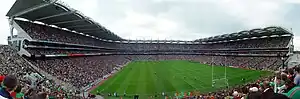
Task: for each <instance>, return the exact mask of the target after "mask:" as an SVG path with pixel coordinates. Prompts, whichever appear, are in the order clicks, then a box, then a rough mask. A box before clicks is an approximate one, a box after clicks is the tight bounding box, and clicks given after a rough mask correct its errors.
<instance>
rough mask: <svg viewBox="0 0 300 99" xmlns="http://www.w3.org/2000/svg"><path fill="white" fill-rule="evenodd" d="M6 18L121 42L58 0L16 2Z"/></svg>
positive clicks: (117, 37) (17, 0) (24, 0)
mask: <svg viewBox="0 0 300 99" xmlns="http://www.w3.org/2000/svg"><path fill="white" fill-rule="evenodd" d="M6 16H8V17H10V18H25V19H28V20H30V21H39V22H43V23H45V24H48V25H55V26H58V27H60V28H67V29H69V30H71V31H76V32H79V33H84V34H88V35H91V36H94V37H98V38H100V39H106V40H123V39H122V38H121V37H119V36H117V35H115V34H114V33H112V32H111V31H109V30H108V29H106V28H104V27H103V26H101V25H100V24H99V23H97V22H95V21H93V20H92V19H91V18H89V17H87V16H84V15H83V14H82V13H81V12H79V11H77V10H75V9H72V8H70V7H69V6H67V5H66V4H64V3H63V2H61V1H58V0H16V2H15V3H14V5H13V6H12V7H11V9H10V10H9V12H8V13H7V14H6Z"/></svg>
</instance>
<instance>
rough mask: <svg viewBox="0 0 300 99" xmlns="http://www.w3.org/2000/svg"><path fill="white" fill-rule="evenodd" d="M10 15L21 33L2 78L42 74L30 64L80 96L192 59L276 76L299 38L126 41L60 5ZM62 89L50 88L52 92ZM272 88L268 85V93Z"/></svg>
mask: <svg viewBox="0 0 300 99" xmlns="http://www.w3.org/2000/svg"><path fill="white" fill-rule="evenodd" d="M22 4H23V5H22ZM24 4H25V5H24ZM24 8H31V9H34V10H32V11H27V12H26V11H24V10H22V9H24ZM35 13H39V14H35ZM7 16H8V17H9V18H10V26H11V27H12V28H15V29H17V30H18V31H21V32H18V35H17V36H14V35H11V36H10V37H9V42H8V43H9V45H10V46H11V48H13V49H15V50H16V51H13V50H11V49H10V48H9V47H8V46H2V47H1V49H0V51H1V55H2V56H3V57H0V58H1V61H3V62H2V64H1V66H3V68H1V69H2V71H4V72H2V73H1V75H6V74H14V75H17V77H18V79H22V77H23V76H24V75H26V74H28V73H27V71H30V72H37V73H38V71H33V69H32V68H30V64H27V60H28V61H30V63H32V64H33V65H34V66H36V67H38V68H39V69H41V70H43V71H45V72H47V73H49V74H50V75H52V76H54V77H57V78H58V79H59V80H62V81H64V82H67V83H70V84H72V85H74V86H75V87H77V88H78V89H80V90H77V91H87V90H89V89H90V88H91V87H92V86H93V84H95V82H97V81H99V79H100V80H103V79H106V77H107V75H110V74H112V73H113V72H114V71H117V70H118V68H121V67H122V66H123V65H125V64H127V63H128V62H130V61H136V60H190V61H196V62H200V63H204V64H212V65H224V66H234V67H239V68H249V69H257V70H262V69H263V70H272V71H275V70H277V69H278V68H279V67H282V66H284V62H285V60H286V59H287V58H288V56H289V54H290V53H291V52H290V49H291V47H290V46H291V41H292V39H293V34H292V33H290V32H288V31H286V30H285V29H283V28H281V27H266V28H262V29H252V30H248V31H241V32H238V33H231V34H224V35H219V36H214V37H209V38H202V39H198V40H194V41H174V40H173V41H171V40H125V39H122V38H121V37H118V36H117V35H115V34H114V33H112V32H111V31H109V30H107V29H105V28H104V27H103V26H101V25H99V24H98V23H97V22H95V21H93V20H92V19H90V18H88V17H86V16H84V15H82V14H81V13H79V12H78V11H77V10H74V9H72V8H69V7H68V6H65V5H64V4H62V3H60V2H56V1H55V0H48V1H47V0H32V1H28V0H17V1H16V3H15V4H14V5H13V7H12V8H11V9H10V11H9V12H8V13H7ZM18 18H23V19H18ZM24 19H25V20H24ZM36 21H39V22H40V23H38V22H36ZM41 23H43V24H41ZM53 25H55V26H53ZM65 28H67V29H65ZM74 31H75V32H74ZM11 32H12V31H11ZM17 53H18V54H19V55H20V56H22V57H20V56H17ZM24 59H26V61H25V60H24ZM24 71H26V72H24ZM272 77H274V76H272ZM43 79H47V78H46V77H43ZM284 80H285V79H284ZM46 81H48V80H46ZM261 81H273V79H261ZM266 83H269V82H266ZM41 85H42V86H43V85H44V83H43V84H41ZM59 85H60V84H57V85H48V86H44V87H45V88H46V89H47V88H48V89H49V90H51V89H55V88H57V86H59ZM95 85H96V84H95ZM53 86H56V87H53ZM254 86H259V84H258V83H254V84H246V85H245V86H238V87H236V88H232V90H222V91H219V92H215V93H210V94H202V95H198V96H193V97H211V96H214V97H223V98H224V97H226V96H233V97H243V96H244V95H242V93H243V94H245V93H249V91H248V89H249V88H252V87H253V88H254ZM269 87H270V86H264V87H263V89H267V88H269ZM46 89H41V90H46ZM48 89H47V90H48ZM242 89H243V90H242ZM66 90H68V89H66ZM40 92H43V91H40ZM253 92H257V91H253ZM65 93H68V95H67V96H76V95H75V94H74V91H71V92H65ZM65 93H60V94H59V95H56V94H57V92H52V90H51V92H50V95H52V94H55V95H54V96H59V97H60V96H63V94H65ZM69 93H71V94H69ZM262 93H263V92H262ZM233 94H234V95H233ZM249 95H251V93H250V94H249ZM249 97H250V96H249ZM72 99H74V98H72ZM217 99H218V98H217ZM235 99H239V98H235Z"/></svg>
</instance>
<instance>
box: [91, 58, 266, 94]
mask: <svg viewBox="0 0 300 99" xmlns="http://www.w3.org/2000/svg"><path fill="white" fill-rule="evenodd" d="M224 68H226V69H227V70H226V76H227V77H226V78H227V79H226V80H228V84H229V86H230V87H232V86H236V85H241V84H244V83H247V82H252V81H255V80H257V79H259V77H263V76H267V75H270V74H271V72H268V71H260V70H248V69H241V68H231V67H224V66H214V67H213V72H214V74H213V75H214V77H213V78H214V79H217V78H218V77H219V78H220V79H223V78H224V72H225V71H224ZM242 79H244V80H242ZM224 80H225V79H224ZM214 83H215V84H214V85H215V86H214V87H212V66H211V65H206V64H201V63H198V62H192V61H183V60H169V61H134V62H131V63H129V64H128V65H127V66H125V67H124V68H123V69H122V70H121V71H119V72H118V73H116V74H114V76H113V77H111V78H109V79H107V80H106V81H105V82H104V83H102V84H101V85H100V86H98V87H97V88H95V89H94V90H92V91H91V93H93V94H101V95H103V96H104V97H106V96H107V95H108V94H109V93H110V94H111V95H113V94H114V93H117V94H118V96H124V94H126V96H127V97H132V96H133V95H136V94H138V95H139V96H140V98H142V97H149V96H154V95H157V96H161V95H162V93H165V94H166V95H169V96H174V94H175V93H182V92H195V91H198V92H200V93H207V92H212V91H216V90H218V89H224V88H226V87H227V86H226V84H225V83H224V82H223V81H218V82H214Z"/></svg>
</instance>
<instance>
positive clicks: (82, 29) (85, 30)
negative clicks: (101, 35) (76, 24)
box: [77, 28, 102, 31]
mask: <svg viewBox="0 0 300 99" xmlns="http://www.w3.org/2000/svg"><path fill="white" fill-rule="evenodd" d="M94 30H102V29H100V28H92V29H77V31H94Z"/></svg>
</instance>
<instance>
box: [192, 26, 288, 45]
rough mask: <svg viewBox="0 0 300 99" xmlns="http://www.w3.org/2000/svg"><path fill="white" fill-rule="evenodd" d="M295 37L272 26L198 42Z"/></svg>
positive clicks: (282, 29)
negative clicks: (283, 36) (264, 37)
mask: <svg viewBox="0 0 300 99" xmlns="http://www.w3.org/2000/svg"><path fill="white" fill-rule="evenodd" d="M273 35H277V36H282V35H287V36H293V34H292V33H291V32H289V31H287V30H286V29H284V28H281V27H277V26H272V27H266V28H262V29H252V30H247V31H240V32H237V33H230V34H223V35H218V36H212V37H208V38H203V39H198V40H196V41H201V42H214V41H224V40H237V39H244V38H253V37H263V36H267V37H269V36H273Z"/></svg>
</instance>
